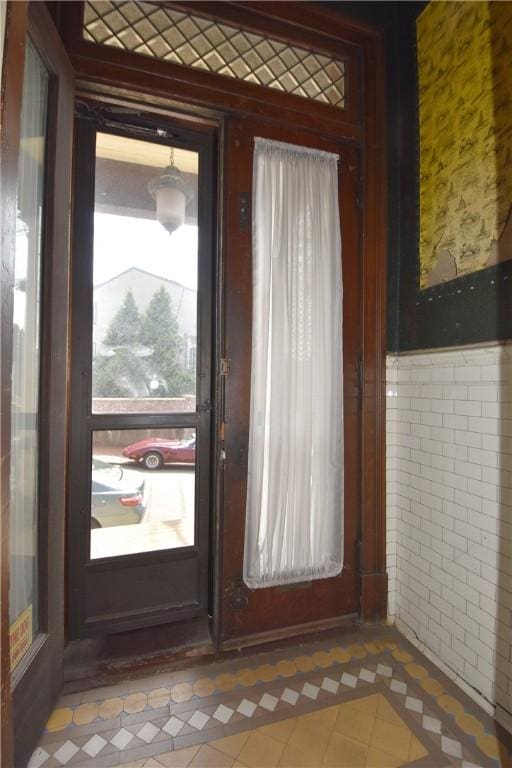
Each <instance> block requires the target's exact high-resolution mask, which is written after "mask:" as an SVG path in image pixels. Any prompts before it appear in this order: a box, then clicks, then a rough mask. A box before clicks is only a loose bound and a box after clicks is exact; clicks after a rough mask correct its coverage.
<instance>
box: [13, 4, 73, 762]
mask: <svg viewBox="0 0 512 768" xmlns="http://www.w3.org/2000/svg"><path fill="white" fill-rule="evenodd" d="M27 37H30V39H31V41H32V43H33V44H34V46H35V48H36V50H37V52H38V54H39V56H40V57H41V59H42V61H43V63H44V65H45V67H46V69H47V71H48V73H49V75H50V81H49V100H48V122H47V147H46V160H45V165H46V178H45V202H44V205H45V226H44V231H43V254H44V256H43V263H42V307H43V309H42V315H41V331H40V332H41V338H42V339H43V343H42V350H43V352H42V355H41V363H40V365H41V374H40V380H41V388H40V402H41V404H42V405H41V407H40V427H39V431H40V454H39V467H40V471H39V474H40V480H39V505H38V516H39V517H38V530H39V546H38V551H39V564H38V571H39V573H38V577H39V612H40V625H41V626H40V630H39V634H38V636H37V637H36V638H34V642H33V644H32V647H31V649H30V650H29V651H28V652H27V654H26V656H25V657H24V658H23V659H22V661H21V662H20V664H19V666H18V667H17V668H16V669H15V671H14V673H13V674H11V673H10V671H9V642H8V640H9V614H8V584H9V563H8V557H9V552H8V543H9V535H8V524H9V506H10V497H9V477H10V434H11V419H10V408H11V386H10V375H11V367H12V330H13V320H12V308H13V287H14V249H15V231H16V194H17V176H18V157H19V143H20V116H21V103H22V95H23V73H24V56H25V46H26V40H27ZM3 77H4V85H3V110H2V172H3V173H2V182H3V184H2V281H1V291H2V294H1V297H2V409H1V410H2V464H1V486H2V519H1V541H2V575H1V579H2V584H1V590H2V594H1V597H2V638H1V640H2V643H1V649H2V653H1V668H2V681H1V682H2V708H3V707H4V706H5V707H6V712H5V714H4V712H2V730H3V731H4V729H5V731H4V732H3V733H2V764H3V761H4V760H5V764H6V765H10V764H12V762H13V761H14V763H15V764H19V765H21V764H25V763H26V762H27V760H28V758H29V757H30V751H31V749H32V748H33V744H34V741H35V740H36V739H37V738H38V736H39V734H40V732H41V730H42V728H43V726H44V723H45V721H46V719H47V717H48V715H49V713H50V712H51V709H52V708H53V705H54V702H55V699H56V697H57V696H58V693H59V691H60V688H61V684H62V673H63V650H64V630H63V627H64V624H63V617H64V594H63V591H62V584H63V578H64V510H65V496H66V452H67V444H66V441H67V408H66V404H67V377H68V353H69V349H68V334H67V327H68V322H67V321H68V277H69V210H70V189H71V188H70V182H71V134H72V104H73V90H74V81H73V72H72V69H71V67H70V64H69V60H68V58H67V55H66V53H65V50H64V48H63V46H62V42H61V40H60V38H59V35H58V33H57V30H56V28H55V26H54V24H53V22H52V20H51V17H50V15H49V14H48V11H47V9H46V7H45V4H44V3H29V4H26V3H9V5H8V18H7V39H6V51H5V58H4V71H3ZM9 707H10V708H11V711H10V712H9ZM13 727H14V739H13V742H14V745H13V746H14V748H13V753H14V757H12V755H11V756H10V759H9V757H7V755H9V749H10V747H9V738H10V734H11V733H12V728H13Z"/></svg>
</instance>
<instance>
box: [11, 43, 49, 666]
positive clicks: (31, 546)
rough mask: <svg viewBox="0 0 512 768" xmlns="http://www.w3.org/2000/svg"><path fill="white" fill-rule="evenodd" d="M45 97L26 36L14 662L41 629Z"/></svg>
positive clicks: (15, 374)
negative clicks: (39, 609) (39, 586)
mask: <svg viewBox="0 0 512 768" xmlns="http://www.w3.org/2000/svg"><path fill="white" fill-rule="evenodd" d="M47 100H48V74H47V72H46V70H45V68H44V66H43V64H42V62H41V60H40V58H39V56H38V54H37V53H36V51H35V49H34V48H33V46H32V44H31V43H30V42H28V43H27V48H26V54H25V73H24V82H23V103H22V111H21V134H20V157H19V167H18V197H17V207H18V212H17V222H16V250H15V267H14V279H15V284H14V308H13V360H12V406H11V419H12V422H11V423H12V433H11V490H10V497H11V515H10V522H11V526H10V552H11V584H10V595H9V621H10V646H11V667H12V668H14V667H15V666H16V665H17V664H18V663H19V662H20V661H21V659H22V658H23V656H24V655H25V653H26V652H27V651H28V649H29V648H30V645H31V643H32V640H33V639H34V638H35V636H36V634H37V633H38V631H39V611H38V600H39V592H38V576H37V573H38V483H39V478H38V461H39V379H40V358H41V338H40V327H41V249H42V228H43V204H44V199H43V198H44V185H45V145H46V115H47Z"/></svg>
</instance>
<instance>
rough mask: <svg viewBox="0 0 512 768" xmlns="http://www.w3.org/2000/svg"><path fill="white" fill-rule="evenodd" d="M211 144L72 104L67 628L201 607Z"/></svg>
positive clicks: (208, 420)
mask: <svg viewBox="0 0 512 768" xmlns="http://www.w3.org/2000/svg"><path fill="white" fill-rule="evenodd" d="M214 146H215V134H214V132H213V131H212V130H211V129H208V130H204V131H202V130H197V129H192V128H190V127H189V126H184V125H181V124H179V123H177V122H173V123H170V122H166V121H165V120H164V119H160V118H158V119H155V117H153V118H151V117H147V116H145V115H141V114H140V113H132V112H127V110H125V109H123V108H119V109H117V108H112V107H111V108H99V107H98V106H96V105H94V106H93V105H79V108H78V116H77V129H76V145H75V152H76V170H75V217H74V233H75V234H74V248H73V268H72V273H73V277H72V291H73V294H72V308H73V309H72V348H73V354H72V384H71V386H72V412H71V460H70V467H71V471H70V492H69V510H68V514H69V518H68V531H69V535H68V571H69V593H68V595H69V597H68V627H69V636H70V637H71V638H82V637H88V636H91V635H98V634H109V633H116V632H121V631H126V630H133V629H138V628H142V627H147V626H153V625H157V624H163V623H171V622H175V621H178V620H184V619H193V618H194V619H195V618H199V617H204V618H206V617H207V615H208V611H209V605H208V594H209V573H210V562H209V539H210V527H211V510H212V504H211V496H212V494H211V478H212V472H211V467H212V449H211V443H212V414H213V393H212V381H213V378H212V349H213V346H212V328H213V293H212V287H213V285H214V254H215V248H214V200H215V195H214Z"/></svg>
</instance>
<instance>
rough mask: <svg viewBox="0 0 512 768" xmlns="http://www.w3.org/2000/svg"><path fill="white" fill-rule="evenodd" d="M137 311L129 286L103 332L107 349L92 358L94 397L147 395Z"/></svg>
mask: <svg viewBox="0 0 512 768" xmlns="http://www.w3.org/2000/svg"><path fill="white" fill-rule="evenodd" d="M139 335H140V312H139V310H138V307H137V304H136V303H135V298H134V296H133V293H132V291H131V290H128V291H127V292H126V296H125V299H124V301H123V303H122V305H121V307H120V309H119V310H118V311H117V312H116V314H115V315H114V317H113V318H112V321H111V323H110V325H109V328H108V330H107V333H106V335H105V340H104V345H105V347H106V348H107V349H106V351H105V352H104V353H103V354H101V355H97V356H96V357H95V359H94V361H93V397H146V396H147V395H148V385H147V377H146V375H145V371H144V364H143V362H142V360H141V358H140V355H137V350H136V345H137V342H138V338H139Z"/></svg>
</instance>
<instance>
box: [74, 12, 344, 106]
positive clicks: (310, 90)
mask: <svg viewBox="0 0 512 768" xmlns="http://www.w3.org/2000/svg"><path fill="white" fill-rule="evenodd" d="M83 35H84V39H85V40H88V41H90V42H93V43H99V44H100V45H110V46H113V47H114V48H122V49H124V50H127V51H131V52H133V53H140V54H143V55H146V56H153V57H155V58H157V59H163V60H164V61H173V62H175V63H178V64H183V65H185V66H188V67H197V68H198V69H205V70H208V71H209V72H215V73H216V74H219V75H226V76H227V77H233V78H236V79H237V80H245V81H247V82H250V83H256V84H258V85H262V86H266V87H267V88H275V89H276V90H278V91H284V92H285V93H292V94H294V95H296V96H302V97H304V98H306V99H314V100H315V101H322V102H324V103H325V104H330V105H331V106H336V107H340V108H343V107H344V100H345V98H344V95H345V64H344V62H343V61H341V60H338V59H334V58H332V57H331V56H328V55H326V54H322V53H318V52H315V51H311V50H307V49H306V48H300V47H298V46H290V45H288V44H286V43H283V42H281V41H279V40H276V39H274V38H271V37H266V36H265V35H261V34H255V33H254V32H248V31H246V30H244V29H241V28H237V27H233V26H231V25H228V24H221V23H219V22H216V21H212V20H210V19H204V18H202V17H200V16H192V15H190V14H187V13H182V12H181V11H177V10H175V9H172V8H164V7H162V6H156V5H153V4H152V3H145V2H134V0H127V2H110V0H100V1H96V2H86V3H85V11H84V27H83Z"/></svg>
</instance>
